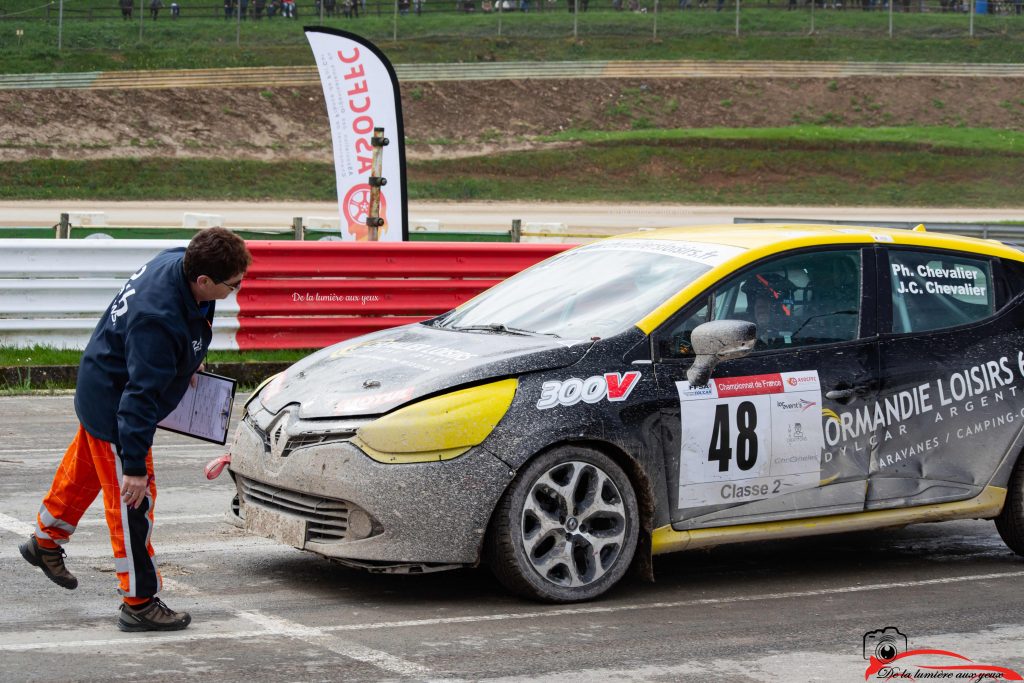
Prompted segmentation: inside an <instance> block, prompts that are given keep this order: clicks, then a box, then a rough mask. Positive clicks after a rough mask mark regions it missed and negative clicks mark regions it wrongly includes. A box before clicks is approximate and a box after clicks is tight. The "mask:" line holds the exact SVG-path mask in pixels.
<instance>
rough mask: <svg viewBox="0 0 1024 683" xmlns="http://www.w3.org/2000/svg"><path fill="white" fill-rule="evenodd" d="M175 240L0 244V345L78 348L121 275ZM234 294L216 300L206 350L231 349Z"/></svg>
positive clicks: (182, 243) (178, 242) (174, 244)
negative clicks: (209, 341)
mask: <svg viewBox="0 0 1024 683" xmlns="http://www.w3.org/2000/svg"><path fill="white" fill-rule="evenodd" d="M186 244H188V242H186V241H183V240H88V241H87V240H33V239H10V240H3V241H2V242H0V345H2V346H9V347H27V346H33V345H37V344H38V345H44V346H52V347H56V348H67V349H84V348H85V345H86V343H87V342H88V341H89V337H90V336H91V335H92V331H93V328H94V327H95V326H96V322H97V320H98V319H99V317H100V315H102V314H103V313H104V311H106V309H107V307H108V306H109V305H110V302H111V301H112V300H113V298H114V296H115V295H116V294H117V293H118V292H119V291H120V289H121V287H122V286H124V282H125V280H127V279H128V277H129V276H130V275H131V274H132V273H134V272H135V271H136V270H138V269H139V267H140V266H142V264H144V263H146V262H147V261H149V260H150V259H151V258H153V257H154V256H156V255H157V254H158V253H160V252H161V251H163V250H164V249H169V248H171V247H177V246H185V245H186ZM237 331H238V303H237V301H236V300H235V295H234V294H232V295H231V296H230V297H229V298H228V299H225V300H224V301H220V302H218V303H217V317H216V319H215V320H214V337H213V342H212V345H211V348H214V349H218V350H223V349H237V348H238V345H237V343H236V341H235V335H236V332H237Z"/></svg>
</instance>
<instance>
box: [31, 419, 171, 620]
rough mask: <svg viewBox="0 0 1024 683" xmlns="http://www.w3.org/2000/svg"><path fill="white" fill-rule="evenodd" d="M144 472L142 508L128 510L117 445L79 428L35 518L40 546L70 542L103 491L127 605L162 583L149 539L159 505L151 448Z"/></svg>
mask: <svg viewBox="0 0 1024 683" xmlns="http://www.w3.org/2000/svg"><path fill="white" fill-rule="evenodd" d="M146 471H147V472H148V473H149V491H148V492H147V493H146V497H145V498H144V499H143V500H142V502H141V503H140V504H139V505H138V506H136V507H135V508H129V507H128V506H127V505H126V504H125V503H123V502H122V501H121V474H122V473H121V458H120V457H118V455H117V453H116V452H115V447H114V445H113V444H111V443H109V442H107V441H102V440H100V439H97V438H95V437H93V436H92V435H90V434H89V433H88V432H87V431H85V428H84V427H82V426H79V427H78V434H76V435H75V440H74V441H73V442H71V445H70V446H68V450H67V452H66V453H65V454H64V458H63V460H61V463H60V465H59V466H58V467H57V473H56V475H54V477H53V485H52V486H51V487H50V492H49V493H47V494H46V497H45V498H43V504H42V506H41V507H40V508H39V514H38V515H37V517H36V539H37V540H38V542H39V545H40V546H42V547H46V548H56V547H57V546H58V545H63V544H65V543H67V542H68V540H69V539H70V537H71V534H73V533H74V531H75V528H76V527H77V526H78V521H79V520H80V519H81V518H82V515H83V514H85V511H86V510H87V509H88V508H89V506H90V505H92V503H93V501H94V500H96V496H97V495H98V494H99V492H100V491H101V490H102V491H103V508H104V510H105V511H106V519H107V527H108V528H109V529H110V545H111V547H112V548H113V549H114V571H115V572H117V581H118V589H117V592H118V593H119V594H121V596H122V597H124V598H125V602H129V603H138V602H144V601H145V600H146V599H148V598H150V597H152V596H154V595H156V594H157V593H158V592H159V591H160V587H161V583H162V581H161V578H160V572H159V570H158V569H157V566H156V561H155V559H154V553H153V545H152V544H151V543H150V536H151V535H152V533H153V506H154V504H155V503H156V480H155V479H154V477H153V451H152V450H150V452H149V453H147V454H146Z"/></svg>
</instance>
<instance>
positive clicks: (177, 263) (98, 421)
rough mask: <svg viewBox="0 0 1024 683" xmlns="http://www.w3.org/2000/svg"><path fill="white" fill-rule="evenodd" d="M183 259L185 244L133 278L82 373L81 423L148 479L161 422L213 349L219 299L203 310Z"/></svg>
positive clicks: (93, 341)
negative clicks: (148, 456)
mask: <svg viewBox="0 0 1024 683" xmlns="http://www.w3.org/2000/svg"><path fill="white" fill-rule="evenodd" d="M184 261H185V248H184V247H178V248H176V249H168V250H167V251H164V252H161V253H160V254H158V255H157V256H156V257H155V258H154V259H153V260H152V261H150V262H149V263H147V264H146V265H144V266H143V267H142V268H140V269H139V271H138V272H137V273H135V274H134V275H132V276H131V278H130V279H129V280H128V282H127V283H125V285H124V287H123V288H122V289H121V291H120V293H118V295H117V296H116V297H114V300H113V301H112V302H111V304H110V306H109V307H108V308H107V310H106V313H104V314H103V317H102V318H100V321H99V323H98V324H97V325H96V329H95V330H94V331H93V333H92V337H91V338H90V339H89V344H88V345H87V346H86V347H85V353H83V354H82V362H81V364H80V365H79V368H78V385H77V389H76V391H75V411H76V412H77V413H78V419H79V421H80V422H81V423H82V426H83V427H85V429H86V431H87V432H89V433H90V434H92V435H93V436H94V437H96V438H97V439H102V440H104V441H109V442H110V443H112V444H114V445H115V446H116V447H117V451H118V454H119V455H120V456H121V461H122V466H123V468H124V469H123V473H124V474H129V475H135V476H138V475H145V474H146V454H147V452H148V451H149V448H150V446H152V444H153V432H155V431H156V424H157V423H158V422H160V421H161V420H163V419H164V418H165V417H167V416H168V415H169V414H170V413H171V411H173V410H174V408H175V407H176V406H177V405H178V402H179V401H180V400H181V397H182V396H184V395H185V391H186V390H187V389H188V383H189V380H190V379H191V377H192V375H193V374H194V373H195V372H196V370H198V369H199V365H200V364H201V363H202V362H203V359H204V358H205V357H206V351H207V349H209V347H210V339H211V338H212V336H213V331H212V328H211V324H212V322H213V310H214V302H212V301H211V302H209V303H208V308H207V310H206V312H205V314H204V313H203V312H202V311H200V308H199V304H197V303H196V300H195V297H194V296H193V295H192V291H191V290H190V289H189V286H188V282H187V281H186V279H185V270H184Z"/></svg>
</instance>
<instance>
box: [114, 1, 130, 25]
mask: <svg viewBox="0 0 1024 683" xmlns="http://www.w3.org/2000/svg"><path fill="white" fill-rule="evenodd" d="M117 4H118V6H119V7H120V8H121V18H122V19H124V20H125V21H128V20H129V19H131V18H132V7H133V5H134V0H118V2H117Z"/></svg>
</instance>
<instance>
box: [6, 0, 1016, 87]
mask: <svg viewBox="0 0 1024 683" xmlns="http://www.w3.org/2000/svg"><path fill="white" fill-rule="evenodd" d="M40 4H41V3H38V2H37V0H8V1H7V2H5V3H4V7H3V12H5V13H6V14H4V15H0V73H29V72H78V71H96V70H119V69H156V68H215V67H239V66H270V65H301V64H312V63H313V60H312V55H311V52H310V50H309V47H308V45H307V43H306V40H305V37H304V34H303V31H302V26H303V25H304V24H306V23H309V24H313V25H315V24H317V23H318V18H317V17H316V16H313V15H312V13H311V12H309V10H310V9H311V7H310V6H309V5H306V6H305V7H303V4H302V3H300V12H301V14H300V19H299V20H298V21H287V20H283V19H275V20H273V21H266V20H264V21H261V22H255V21H248V22H243V23H242V25H241V27H240V29H241V30H240V31H239V30H238V29H239V27H238V26H236V24H235V22H233V21H224V20H223V15H222V13H221V12H220V11H219V9H217V7H216V6H215V5H213V4H211V5H207V6H204V7H200V6H193V7H191V8H190V7H189V6H188V5H186V7H185V9H184V15H183V17H182V18H181V19H179V20H177V21H172V20H170V18H169V16H168V17H164V18H161V19H160V20H159V21H157V22H152V21H149V20H148V17H147V19H146V21H144V22H143V23H142V36H141V40H140V32H139V21H138V15H136V19H135V20H134V21H132V22H123V21H121V20H120V19H116V18H109V17H110V14H111V13H114V14H115V15H116V7H115V3H113V2H111V1H110V0H79V1H74V0H68V1H67V2H65V19H64V23H63V30H62V35H61V43H62V48H63V49H62V50H60V51H58V50H57V21H56V13H55V11H51V13H50V15H49V20H47V19H46V18H45V17H46V14H45V11H43V10H38V11H27V10H29V9H30V8H32V7H38V6H39V5H40ZM592 4H593V6H594V7H597V8H598V9H600V11H598V10H594V9H592V10H591V11H590V12H587V13H585V14H582V13H581V14H580V15H579V18H578V24H577V34H578V38H577V39H574V38H573V17H572V15H571V14H569V13H567V12H565V11H564V8H563V5H562V4H561V3H559V4H558V5H557V10H552V11H545V12H531V13H528V14H522V13H519V12H513V13H509V14H504V15H502V17H501V31H502V33H501V36H499V35H498V16H497V15H496V14H484V13H476V14H472V15H467V14H455V13H452V12H450V11H447V10H448V9H449V8H450V5H448V4H447V3H434V4H431V3H428V7H427V10H428V11H427V12H426V13H425V14H424V15H423V16H421V17H415V16H407V17H400V18H399V21H398V22H397V34H398V40H397V41H395V40H393V39H392V36H393V34H394V31H395V22H394V18H393V16H392V15H391V13H390V12H389V11H388V9H389V7H388V6H387V5H386V4H385V5H382V9H381V13H380V15H377V14H376V13H374V12H373V11H371V13H370V14H369V16H366V17H363V18H360V19H358V20H353V21H350V20H345V19H342V18H335V19H329V20H326V21H325V24H326V25H329V26H334V27H339V28H344V29H345V30H349V31H353V32H356V33H359V34H361V35H364V36H366V37H368V38H370V39H371V40H373V41H374V42H376V43H377V44H378V45H380V46H381V47H382V48H383V49H384V51H385V53H386V54H387V55H388V56H389V58H390V59H391V60H392V61H393V62H395V63H418V62H476V61H518V60H528V61H530V60H536V61H551V60H581V59H591V60H592V59H641V60H645V59H724V60H736V59H781V60H837V61H846V60H861V61H906V62H999V63H1019V62H1024V17H1016V16H1012V15H999V16H989V15H984V16H977V17H975V38H973V39H972V38H970V37H969V36H968V20H967V17H966V16H964V15H958V14H942V13H939V12H928V13H919V12H915V13H910V14H903V13H898V14H897V15H896V17H895V39H890V38H889V37H888V17H887V15H886V13H884V12H871V13H865V12H861V11H841V12H840V11H818V12H816V13H815V29H816V32H815V34H814V35H808V30H809V28H810V15H809V13H808V12H807V11H805V10H802V11H798V12H786V11H784V10H782V9H780V6H779V5H778V4H776V5H775V6H774V8H771V9H768V8H764V7H763V6H758V7H745V8H744V9H743V11H742V15H741V35H740V37H739V38H737V37H735V35H734V30H735V17H734V14H733V13H732V12H721V13H718V12H713V11H688V12H680V11H676V10H674V9H669V10H667V11H663V12H661V13H659V16H658V39H657V41H655V40H654V31H653V28H654V15H653V13H648V14H634V13H629V12H612V11H608V10H607V9H603V8H606V7H607V6H608V5H609V4H610V2H609V3H596V2H595V3H592ZM645 4H650V2H647V3H645ZM370 6H371V8H373V7H374V4H373V3H372V2H371V3H370ZM441 9H444V10H445V11H438V10H441ZM90 11H91V12H92V15H91V16H93V17H94V18H93V19H92V20H89V19H87V17H88V16H90V15H89V12H90ZM19 12H22V13H19ZM164 12H165V13H166V12H167V10H166V9H165V10H164ZM95 17H107V18H95ZM18 30H21V31H23V35H22V36H21V37H20V38H19V37H18V36H17V35H16V31H18ZM236 36H237V43H236ZM780 38H784V39H785V40H780Z"/></svg>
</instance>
